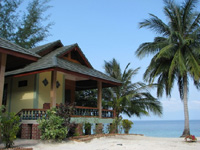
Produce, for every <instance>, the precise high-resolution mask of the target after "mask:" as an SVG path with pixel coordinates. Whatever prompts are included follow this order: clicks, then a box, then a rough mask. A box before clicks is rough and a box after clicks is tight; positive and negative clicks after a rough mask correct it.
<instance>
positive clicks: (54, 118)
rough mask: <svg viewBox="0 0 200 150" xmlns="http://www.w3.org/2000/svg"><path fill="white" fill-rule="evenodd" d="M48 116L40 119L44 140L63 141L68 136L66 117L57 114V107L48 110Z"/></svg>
mask: <svg viewBox="0 0 200 150" xmlns="http://www.w3.org/2000/svg"><path fill="white" fill-rule="evenodd" d="M47 116H48V118H43V119H41V120H38V122H39V126H38V128H39V129H40V131H41V134H42V135H41V139H42V140H55V141H61V140H63V139H65V138H66V136H67V133H68V127H67V126H65V119H64V118H62V117H60V116H58V115H57V109H56V108H52V109H51V110H47Z"/></svg>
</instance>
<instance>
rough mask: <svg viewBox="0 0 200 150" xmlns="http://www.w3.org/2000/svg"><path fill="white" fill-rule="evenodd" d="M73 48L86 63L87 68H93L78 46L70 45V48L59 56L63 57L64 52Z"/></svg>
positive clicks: (68, 52)
mask: <svg viewBox="0 0 200 150" xmlns="http://www.w3.org/2000/svg"><path fill="white" fill-rule="evenodd" d="M73 50H75V51H77V52H78V53H79V55H80V56H81V57H82V59H83V60H84V62H85V64H86V65H87V67H88V68H93V67H92V65H91V64H90V63H89V62H88V60H87V59H86V58H85V56H84V54H83V53H82V52H81V50H80V48H79V47H78V46H75V47H72V48H71V49H70V50H68V51H67V52H65V53H63V54H62V55H61V56H60V58H62V57H64V55H66V54H70V53H71V52H72V51H73ZM70 58H71V57H70Z"/></svg>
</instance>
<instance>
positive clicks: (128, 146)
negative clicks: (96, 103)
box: [0, 135, 200, 150]
mask: <svg viewBox="0 0 200 150" xmlns="http://www.w3.org/2000/svg"><path fill="white" fill-rule="evenodd" d="M197 139H198V141H197V142H185V141H184V139H183V138H155V137H145V136H139V135H115V136H107V137H101V138H94V139H92V140H90V141H86V142H78V141H74V140H68V141H63V142H61V143H52V142H47V141H41V140H22V139H18V140H16V141H15V146H17V147H29V148H30V147H32V148H33V149H34V150H66V149H67V150H116V149H117V150H189V149H192V150H199V149H200V138H197ZM0 148H3V144H1V145H0Z"/></svg>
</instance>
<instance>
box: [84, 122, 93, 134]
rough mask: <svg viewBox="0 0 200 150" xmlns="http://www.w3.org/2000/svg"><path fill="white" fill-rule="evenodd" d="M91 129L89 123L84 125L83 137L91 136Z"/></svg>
mask: <svg viewBox="0 0 200 150" xmlns="http://www.w3.org/2000/svg"><path fill="white" fill-rule="evenodd" d="M91 127H92V125H91V124H90V123H89V122H86V123H85V124H84V129H85V135H91Z"/></svg>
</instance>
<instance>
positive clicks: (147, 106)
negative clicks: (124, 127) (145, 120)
mask: <svg viewBox="0 0 200 150" xmlns="http://www.w3.org/2000/svg"><path fill="white" fill-rule="evenodd" d="M129 65H130V63H129V64H128V65H127V66H126V68H125V69H124V71H123V73H122V72H121V68H120V65H119V63H118V62H117V61H116V60H115V59H113V60H112V61H110V62H106V61H105V65H104V68H105V72H106V74H107V75H109V76H111V77H113V78H115V79H118V80H119V81H121V82H122V85H121V86H119V87H113V88H107V89H104V90H103V93H104V94H103V100H104V103H105V105H107V107H109V108H112V109H113V110H115V111H116V117H117V118H119V117H120V114H122V113H124V114H126V115H128V116H129V117H131V116H132V115H136V116H138V117H140V116H142V115H149V112H152V113H154V114H156V115H161V114H162V106H161V103H160V102H159V101H158V100H157V99H156V98H154V97H153V96H152V95H151V94H150V93H149V91H148V89H150V88H152V87H153V86H155V85H146V84H144V83H142V82H135V83H132V77H133V76H134V75H136V74H137V72H138V70H139V68H137V69H135V70H133V69H128V67H129ZM104 107H105V106H104Z"/></svg>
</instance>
